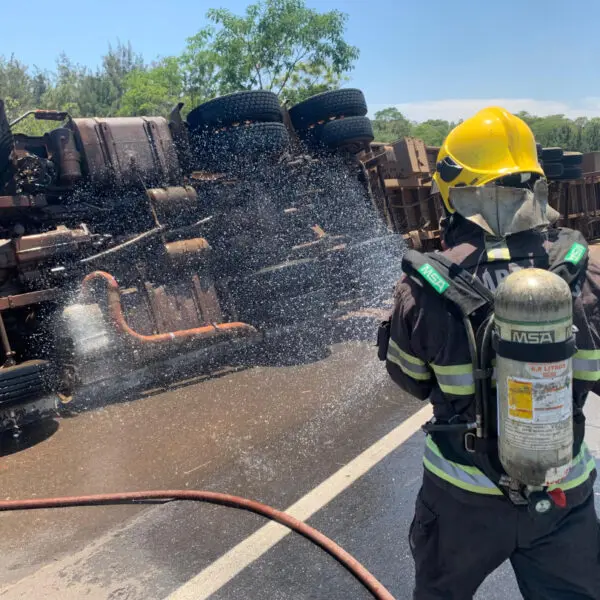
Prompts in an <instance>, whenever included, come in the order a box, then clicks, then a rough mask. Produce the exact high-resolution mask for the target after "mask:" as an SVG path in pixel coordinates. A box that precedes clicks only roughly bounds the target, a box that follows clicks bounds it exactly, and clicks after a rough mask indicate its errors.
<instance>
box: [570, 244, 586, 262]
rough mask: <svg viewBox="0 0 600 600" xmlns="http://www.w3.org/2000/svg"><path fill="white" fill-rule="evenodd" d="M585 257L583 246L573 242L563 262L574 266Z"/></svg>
mask: <svg viewBox="0 0 600 600" xmlns="http://www.w3.org/2000/svg"><path fill="white" fill-rule="evenodd" d="M584 255H585V246H583V245H582V244H579V243H578V242H575V243H574V244H573V245H572V246H571V248H570V250H569V251H568V252H567V255H566V256H565V261H566V262H570V263H572V264H574V265H576V264H577V263H578V262H579V261H580V260H581V259H582V258H583V257H584Z"/></svg>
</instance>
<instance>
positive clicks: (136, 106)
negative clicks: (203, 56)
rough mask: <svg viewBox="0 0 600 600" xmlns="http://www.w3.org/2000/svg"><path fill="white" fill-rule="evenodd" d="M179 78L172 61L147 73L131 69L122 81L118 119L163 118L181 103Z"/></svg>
mask: <svg viewBox="0 0 600 600" xmlns="http://www.w3.org/2000/svg"><path fill="white" fill-rule="evenodd" d="M182 93H183V75H182V72H181V67H180V64H179V61H178V59H177V58H176V57H169V58H164V59H162V60H160V61H159V62H157V63H156V64H155V65H153V66H152V67H151V68H148V69H135V70H133V71H131V72H130V73H128V74H127V76H126V77H125V79H124V92H123V96H122V98H121V107H120V109H119V112H118V114H119V115H127V116H140V115H146V116H147V115H163V116H166V115H168V113H169V112H170V111H171V109H172V108H173V107H174V106H175V105H176V104H177V102H179V101H181V100H182Z"/></svg>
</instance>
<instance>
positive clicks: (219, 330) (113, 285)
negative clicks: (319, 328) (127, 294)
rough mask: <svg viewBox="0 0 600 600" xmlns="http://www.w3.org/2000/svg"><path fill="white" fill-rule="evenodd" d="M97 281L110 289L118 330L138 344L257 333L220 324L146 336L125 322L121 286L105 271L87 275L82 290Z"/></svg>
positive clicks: (110, 307) (249, 328)
mask: <svg viewBox="0 0 600 600" xmlns="http://www.w3.org/2000/svg"><path fill="white" fill-rule="evenodd" d="M95 279H102V280H103V281H104V282H105V283H106V286H107V288H108V310H109V312H110V317H111V319H112V322H113V324H114V326H115V327H116V329H117V330H118V331H119V332H121V333H124V334H126V335H128V336H130V337H132V338H133V339H135V340H136V341H138V342H141V343H144V344H160V343H165V342H174V341H176V340H182V339H189V338H209V337H216V336H218V335H223V334H236V333H241V334H250V333H256V329H255V328H254V327H252V325H248V324H247V323H241V322H236V323H220V324H218V325H217V324H215V325H205V326H203V327H195V328H193V329H181V330H179V331H170V332H169V333H157V334H154V335H144V334H141V333H138V332H137V331H135V330H133V329H132V328H131V327H130V326H129V325H128V324H127V321H126V320H125V316H124V315H123V309H122V307H121V296H120V293H119V284H118V283H117V280H116V279H115V278H114V277H113V276H112V275H111V274H110V273H106V272H105V271H94V272H93V273H89V274H88V275H86V276H85V277H84V279H83V281H82V283H81V289H82V292H83V293H84V294H87V293H88V288H89V285H90V282H92V281H94V280H95Z"/></svg>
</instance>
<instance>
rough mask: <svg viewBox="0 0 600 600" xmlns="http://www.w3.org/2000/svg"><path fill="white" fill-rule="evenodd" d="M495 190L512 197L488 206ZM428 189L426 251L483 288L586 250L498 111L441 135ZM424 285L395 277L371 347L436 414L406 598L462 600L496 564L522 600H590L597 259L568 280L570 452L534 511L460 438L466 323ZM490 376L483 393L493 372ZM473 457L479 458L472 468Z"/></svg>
mask: <svg viewBox="0 0 600 600" xmlns="http://www.w3.org/2000/svg"><path fill="white" fill-rule="evenodd" d="M502 188H504V192H505V193H506V192H508V193H509V194H513V195H514V198H517V199H519V198H520V199H521V200H518V201H515V202H513V203H511V202H504V203H503V204H502V205H500V204H498V203H495V202H493V201H492V199H493V198H496V197H499V196H498V194H496V192H498V191H502ZM434 191H437V192H439V194H440V196H441V199H442V200H443V204H444V211H445V216H444V218H443V231H442V236H443V247H444V250H443V251H442V252H440V253H438V255H439V256H440V257H441V258H443V257H445V258H446V259H448V260H449V261H451V263H453V264H458V265H460V266H461V267H462V268H464V269H466V272H468V273H469V274H470V277H473V276H475V278H476V279H473V280H474V281H478V282H480V283H482V284H483V286H485V288H486V289H487V290H489V291H490V292H495V290H496V288H497V287H498V285H499V284H500V283H501V282H502V281H503V279H505V278H506V277H507V276H508V275H509V273H511V272H513V271H516V270H519V269H523V268H527V267H538V268H543V269H546V270H548V269H549V267H550V266H551V265H550V263H551V262H552V260H554V258H555V257H556V256H557V255H558V254H560V250H561V248H562V249H563V250H564V248H566V247H567V246H566V245H571V244H572V243H573V240H575V242H574V243H575V244H576V246H577V245H579V246H580V247H581V246H582V245H585V246H586V248H587V245H586V242H585V240H584V239H583V238H582V236H581V235H580V234H579V232H576V231H573V230H570V229H565V228H560V227H557V225H556V222H557V220H558V216H559V215H558V213H557V212H556V211H555V210H553V209H552V208H551V207H550V206H549V205H548V203H547V182H546V180H545V178H544V172H543V170H542V168H541V166H540V164H539V161H538V158H537V150H536V144H535V140H534V136H533V133H532V132H531V130H530V129H529V127H528V126H527V124H526V123H524V122H523V121H522V120H521V119H519V118H518V117H516V116H514V115H512V114H510V113H509V112H507V111H506V110H504V109H502V108H499V107H488V108H485V109H483V110H481V111H480V112H478V113H477V114H476V115H474V116H473V117H471V118H469V119H468V120H466V121H464V122H463V123H461V124H459V125H458V126H457V127H456V128H455V129H453V130H452V131H451V132H450V134H449V135H448V137H447V138H446V140H445V141H444V144H443V146H442V147H441V148H440V151H439V155H438V161H437V168H436V173H435V175H434ZM483 192H485V193H483ZM494 194H496V195H494ZM505 196H506V194H505ZM505 196H503V197H505ZM486 198H487V199H489V200H490V201H489V202H487V201H486V200H485V199H486ZM523 199H525V200H523ZM562 255H563V256H564V255H565V252H564V251H563V253H562ZM414 273H417V272H416V271H415V272H414ZM430 283H431V282H430ZM429 287H430V286H429ZM427 288H428V286H427V285H426V284H424V283H423V281H422V280H420V279H419V277H415V276H414V274H407V270H406V269H404V274H403V276H402V278H401V280H400V281H399V282H398V284H397V286H396V289H395V302H394V308H393V311H392V314H391V317H390V320H389V321H388V322H387V323H384V324H382V327H383V330H384V331H385V332H386V333H385V334H384V335H381V330H380V341H379V342H378V343H379V346H380V358H381V359H382V360H384V359H385V361H386V368H387V371H388V373H389V375H390V376H391V378H392V379H393V381H394V382H395V383H396V384H397V385H398V386H400V387H401V388H402V389H404V390H405V391H406V392H408V393H409V394H411V395H413V396H416V397H417V398H418V399H420V400H426V399H429V401H430V402H431V403H432V408H433V414H434V419H433V420H432V422H431V423H429V424H427V425H426V426H425V427H424V429H425V431H426V432H428V433H427V435H426V438H425V449H424V459H423V462H424V473H423V480H422V484H421V487H420V490H419V492H418V495H417V499H416V503H415V513H414V518H413V521H412V523H411V526H410V530H409V543H410V548H411V552H412V555H413V558H414V561H415V571H416V579H415V588H414V596H413V597H414V599H415V600H433V599H437V598H439V599H441V598H445V599H453V600H463V599H467V598H472V597H473V595H474V593H475V591H476V590H477V588H478V587H479V586H480V584H481V583H482V582H483V580H484V579H485V578H486V577H487V576H488V575H489V574H490V573H492V572H493V571H494V570H495V569H496V568H497V567H498V566H500V565H501V564H502V563H503V562H505V561H506V560H510V562H511V564H512V567H513V569H514V571H515V574H516V578H517V582H518V585H519V588H520V590H521V593H522V594H523V596H524V598H526V599H531V600H533V599H540V600H542V599H544V600H553V599H556V600H558V599H561V600H562V599H566V598H570V599H575V598H577V599H581V600H583V599H589V600H592V599H594V600H598V599H600V558H599V557H600V526H599V525H598V520H597V516H596V512H595V507H594V493H593V485H594V481H595V478H596V470H595V461H594V459H593V457H592V456H591V454H590V452H589V450H588V448H587V446H586V444H585V442H584V431H585V418H584V414H583V407H584V404H585V401H586V398H587V395H588V393H589V392H590V391H594V392H597V393H600V383H599V381H600V300H599V298H600V263H599V262H598V260H596V259H595V258H594V257H593V255H591V254H590V255H589V257H588V258H587V260H586V264H585V265H584V266H583V267H582V268H581V270H580V272H579V274H578V275H577V279H576V281H574V282H573V285H572V293H573V325H574V327H573V331H574V332H575V336H576V354H575V355H574V356H573V359H572V369H573V381H572V392H573V393H572V396H573V417H572V418H573V439H574V444H573V457H574V458H573V460H572V463H571V468H570V471H569V473H568V475H567V476H566V477H565V478H564V479H563V480H562V481H560V484H559V485H557V486H554V488H553V490H552V492H551V497H552V500H553V502H554V504H555V506H553V510H551V511H550V512H549V513H548V514H547V515H544V516H536V515H535V514H533V513H532V511H531V507H530V506H529V505H528V504H527V499H526V497H525V495H524V494H523V493H517V491H515V490H514V489H511V490H509V489H507V488H508V483H507V482H508V481H509V480H508V479H507V478H506V477H504V479H502V477H500V478H494V477H495V475H496V474H497V471H498V470H499V469H500V468H499V467H497V465H498V464H499V463H498V448H497V443H496V444H494V443H488V444H487V446H486V447H483V448H482V447H480V448H478V449H477V452H475V451H474V449H473V445H472V444H470V443H469V441H468V438H467V435H468V432H467V429H468V427H469V426H468V423H472V422H473V420H474V418H475V416H474V410H475V408H474V402H475V385H476V379H475V378H474V368H473V363H472V360H471V353H470V347H469V344H468V338H467V332H466V327H465V324H464V322H463V321H462V320H461V319H460V318H459V316H458V315H457V314H456V312H455V311H452V310H449V309H448V305H447V303H446V302H445V300H444V298H443V297H442V295H441V294H440V293H431V289H427ZM440 291H443V288H442V289H438V290H437V292H440ZM382 339H384V340H385V342H384V343H383V346H384V352H383V355H382V353H381V348H382V342H381V340H382ZM573 351H574V352H575V350H573ZM384 357H385V358H384ZM532 360H534V358H533V357H532ZM481 376H482V375H481V374H480V373H478V374H477V377H481ZM488 378H489V379H490V386H491V389H492V392H493V391H494V390H495V381H494V374H493V372H492V374H491V375H489V374H488ZM491 397H492V398H494V395H493V393H492V396H491ZM428 425H429V426H430V427H428ZM459 425H460V426H462V428H460V427H459ZM436 426H437V427H436ZM445 426H447V428H446V429H444V427H445ZM492 442H493V438H492ZM482 452H483V455H485V456H486V457H487V458H488V459H489V461H488V462H482V461H479V460H478V457H480V456H482V454H481V453H482ZM488 464H492V465H496V471H493V472H494V476H492V471H488V470H486V468H484V467H483V466H482V465H488ZM501 475H502V476H505V475H506V474H505V473H502V474H501ZM548 490H550V488H548ZM517 499H520V500H522V502H518V501H517Z"/></svg>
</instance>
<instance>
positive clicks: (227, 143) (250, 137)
mask: <svg viewBox="0 0 600 600" xmlns="http://www.w3.org/2000/svg"><path fill="white" fill-rule="evenodd" d="M202 140H203V141H204V143H203V144H202V143H201V144H200V145H199V147H200V148H202V155H201V157H200V159H201V161H202V163H203V164H204V165H205V167H206V168H208V169H211V170H216V171H223V172H236V171H239V169H240V168H242V167H243V166H244V165H256V164H257V163H259V162H260V161H261V160H263V159H264V158H268V157H273V156H278V155H281V154H282V153H283V152H284V151H285V149H286V148H287V147H288V145H289V142H290V138H289V134H288V131H287V129H286V127H285V125H284V124H283V123H252V124H250V125H245V126H240V127H232V128H231V129H227V130H225V131H218V132H216V133H211V134H206V135H203V136H202Z"/></svg>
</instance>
